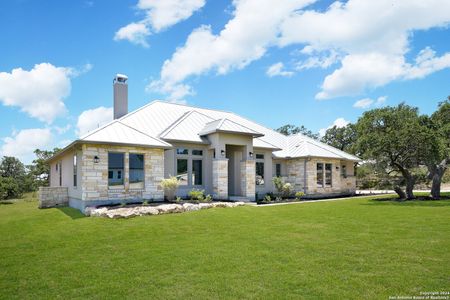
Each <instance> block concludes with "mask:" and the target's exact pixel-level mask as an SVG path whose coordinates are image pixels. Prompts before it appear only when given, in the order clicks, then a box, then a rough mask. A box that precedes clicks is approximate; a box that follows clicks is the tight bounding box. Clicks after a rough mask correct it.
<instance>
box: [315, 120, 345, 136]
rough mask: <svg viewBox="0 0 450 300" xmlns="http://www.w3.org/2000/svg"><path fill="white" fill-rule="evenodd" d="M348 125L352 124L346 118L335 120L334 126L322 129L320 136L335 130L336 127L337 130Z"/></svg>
mask: <svg viewBox="0 0 450 300" xmlns="http://www.w3.org/2000/svg"><path fill="white" fill-rule="evenodd" d="M348 124H350V122H349V121H347V120H345V119H344V118H337V119H336V120H334V122H333V124H331V125H330V126H328V127H327V128H322V129H320V130H319V134H320V136H324V135H325V133H326V131H327V129H330V128H333V127H334V126H336V127H337V128H342V127H345V126H347V125H348Z"/></svg>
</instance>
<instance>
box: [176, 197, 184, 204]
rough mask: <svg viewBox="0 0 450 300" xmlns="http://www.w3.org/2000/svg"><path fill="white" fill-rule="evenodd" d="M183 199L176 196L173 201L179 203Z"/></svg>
mask: <svg viewBox="0 0 450 300" xmlns="http://www.w3.org/2000/svg"><path fill="white" fill-rule="evenodd" d="M182 201H183V199H181V197H177V198H176V199H175V202H176V203H181V202H182Z"/></svg>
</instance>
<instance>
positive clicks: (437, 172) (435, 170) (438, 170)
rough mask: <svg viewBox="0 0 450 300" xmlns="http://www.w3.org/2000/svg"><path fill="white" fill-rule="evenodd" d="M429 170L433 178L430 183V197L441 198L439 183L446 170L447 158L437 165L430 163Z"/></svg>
mask: <svg viewBox="0 0 450 300" xmlns="http://www.w3.org/2000/svg"><path fill="white" fill-rule="evenodd" d="M428 170H429V172H430V176H429V177H430V178H431V179H432V180H433V181H432V184H431V198H433V199H440V198H441V183H442V177H443V176H444V173H445V171H446V170H447V160H446V159H444V160H443V161H442V162H441V163H440V164H438V165H431V166H429V167H428Z"/></svg>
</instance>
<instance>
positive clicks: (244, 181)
mask: <svg viewBox="0 0 450 300" xmlns="http://www.w3.org/2000/svg"><path fill="white" fill-rule="evenodd" d="M241 191H242V196H244V197H246V198H247V199H248V200H250V201H254V200H255V160H253V159H247V160H243V161H241Z"/></svg>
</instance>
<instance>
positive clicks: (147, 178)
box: [81, 144, 164, 201]
mask: <svg viewBox="0 0 450 300" xmlns="http://www.w3.org/2000/svg"><path fill="white" fill-rule="evenodd" d="M108 152H122V153H124V154H125V157H124V169H125V170H124V171H125V174H124V185H123V186H120V187H114V188H111V187H109V186H108ZM130 153H138V154H144V174H145V175H144V188H140V189H138V188H130V183H129V178H128V175H127V174H129V163H128V162H129V154H130ZM95 156H98V157H99V162H98V163H94V157H95ZM81 161H82V165H81V183H82V200H83V201H97V200H125V199H126V200H130V199H131V200H133V199H136V200H144V199H145V200H150V199H163V197H164V192H163V190H162V188H161V187H160V183H161V180H162V179H163V178H164V150H163V149H149V148H143V147H132V146H112V145H91V144H85V145H83V146H82V160H81Z"/></svg>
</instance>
